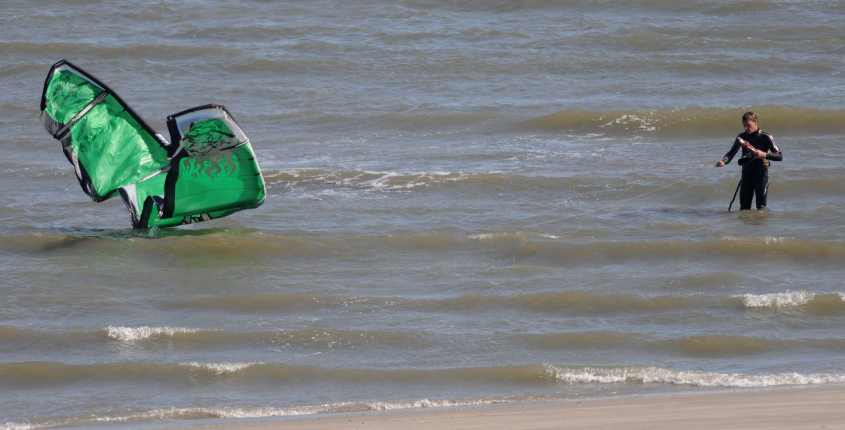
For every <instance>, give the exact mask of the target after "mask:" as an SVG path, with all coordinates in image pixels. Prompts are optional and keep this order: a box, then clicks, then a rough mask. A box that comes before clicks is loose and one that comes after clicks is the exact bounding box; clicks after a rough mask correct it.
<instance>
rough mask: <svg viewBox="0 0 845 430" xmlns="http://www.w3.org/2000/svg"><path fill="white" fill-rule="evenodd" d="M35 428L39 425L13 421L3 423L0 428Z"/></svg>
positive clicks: (12, 429) (14, 429)
mask: <svg viewBox="0 0 845 430" xmlns="http://www.w3.org/2000/svg"><path fill="white" fill-rule="evenodd" d="M35 428H37V427H35V426H34V425H32V424H26V423H13V422H8V421H7V422H6V423H5V424H3V427H0V430H32V429H35Z"/></svg>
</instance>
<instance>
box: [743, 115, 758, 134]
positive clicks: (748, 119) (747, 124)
mask: <svg viewBox="0 0 845 430" xmlns="http://www.w3.org/2000/svg"><path fill="white" fill-rule="evenodd" d="M742 127H743V128H745V132H746V133H754V132H755V131H757V130H759V129H760V124H759V123H758V122H757V114H756V113H754V112H751V111H748V112H746V113H744V114H742Z"/></svg>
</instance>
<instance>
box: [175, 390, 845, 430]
mask: <svg viewBox="0 0 845 430" xmlns="http://www.w3.org/2000/svg"><path fill="white" fill-rule="evenodd" d="M679 426H683V427H684V430H689V429H698V428H700V429H803V428H806V429H810V428H813V429H819V428H825V429H839V428H841V429H845V385H832V386H815V387H780V388H768V389H762V390H751V391H716V392H712V391H711V392H701V393H683V394H677V393H676V394H665V393H664V394H646V395H628V396H622V397H605V398H593V399H561V400H533V401H532V400H526V401H516V402H512V403H499V404H487V405H479V406H458V407H439V408H413V409H402V410H393V411H378V412H355V413H341V414H318V415H307V416H292V417H281V418H261V419H247V420H243V419H225V420H221V421H219V422H216V423H206V424H198V425H190V424H186V423H179V424H174V425H164V426H161V428H167V429H171V428H172V429H177V428H178V429H183V430H184V429H186V428H189V429H194V430H218V429H220V430H222V429H237V430H276V429H292V430H328V429H339V428H344V429H352V428H355V429H374V430H382V429H385V430H386V429H397V428H413V429H415V430H416V429H432V430H441V429H456V430H461V429H466V430H469V429H502V430H505V429H508V430H519V429H556V428H572V429H580V428H584V429H587V428H588V429H618V428H625V429H655V430H661V429H667V430H668V429H677V428H678V427H679Z"/></svg>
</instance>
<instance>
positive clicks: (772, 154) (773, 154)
mask: <svg viewBox="0 0 845 430" xmlns="http://www.w3.org/2000/svg"><path fill="white" fill-rule="evenodd" d="M766 136H768V137H769V152H767V153H766V159H767V160H771V161H783V152H781V150H780V148H779V147H778V146H777V145H776V144H775V138H774V137H772V136H771V135H766Z"/></svg>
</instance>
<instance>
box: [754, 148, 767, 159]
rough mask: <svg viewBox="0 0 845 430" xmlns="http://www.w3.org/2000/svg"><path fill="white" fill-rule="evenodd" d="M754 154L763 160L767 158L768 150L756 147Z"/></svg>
mask: <svg viewBox="0 0 845 430" xmlns="http://www.w3.org/2000/svg"><path fill="white" fill-rule="evenodd" d="M754 156H755V157H757V158H759V159H761V160H765V159H766V152H765V151H761V150H759V149H755V150H754Z"/></svg>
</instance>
